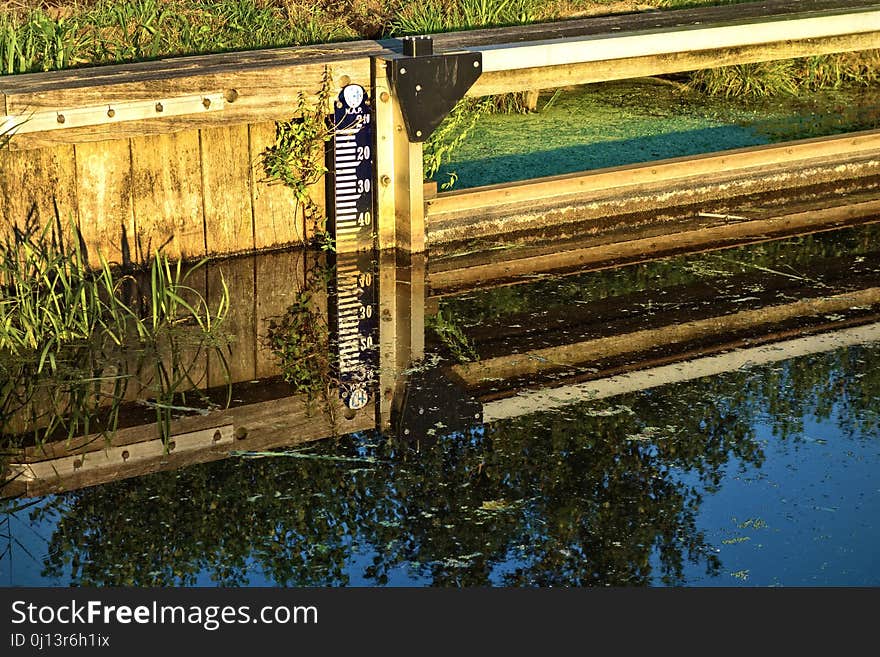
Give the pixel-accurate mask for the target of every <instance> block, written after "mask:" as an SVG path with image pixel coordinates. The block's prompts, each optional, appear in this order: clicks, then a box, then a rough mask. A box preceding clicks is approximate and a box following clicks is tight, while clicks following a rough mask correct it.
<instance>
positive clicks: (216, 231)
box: [200, 125, 254, 255]
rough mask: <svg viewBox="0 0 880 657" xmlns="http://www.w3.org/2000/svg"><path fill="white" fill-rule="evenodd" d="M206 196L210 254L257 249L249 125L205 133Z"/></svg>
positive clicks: (203, 194) (204, 181)
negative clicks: (252, 199)
mask: <svg viewBox="0 0 880 657" xmlns="http://www.w3.org/2000/svg"><path fill="white" fill-rule="evenodd" d="M200 140H201V159H202V197H203V199H204V206H205V245H206V251H207V253H208V255H215V254H228V253H236V252H242V251H247V250H250V249H253V248H254V232H253V230H254V229H253V209H252V207H253V206H252V204H251V189H250V186H251V178H250V164H249V163H250V157H249V153H250V149H249V148H248V128H247V125H238V126H229V127H226V128H210V129H207V130H202V131H201V133H200Z"/></svg>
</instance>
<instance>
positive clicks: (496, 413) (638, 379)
mask: <svg viewBox="0 0 880 657" xmlns="http://www.w3.org/2000/svg"><path fill="white" fill-rule="evenodd" d="M878 340H880V323H875V324H868V325H867V326H859V327H855V328H848V329H842V330H839V331H832V332H828V333H821V334H819V335H811V336H807V337H803V338H795V339H792V340H786V341H783V342H778V343H773V344H769V345H762V346H760V347H751V348H748V347H746V348H740V349H737V350H735V351H731V352H729V353H722V354H717V355H714V356H706V357H703V358H694V359H692V360H686V361H683V362H679V363H675V364H672V365H660V366H658V367H652V368H648V369H641V370H638V371H635V372H628V373H626V374H619V375H616V376H610V377H607V378H603V379H597V380H595V381H588V382H584V383H579V384H574V385H567V386H561V387H558V388H552V389H544V390H532V391H524V392H520V393H518V394H517V395H516V396H515V397H506V398H504V399H498V400H495V401H490V402H486V403H485V404H483V419H484V421H485V422H492V421H494V420H502V419H505V418H511V417H519V416H521V415H528V414H530V413H535V412H538V411H550V410H553V409H556V408H560V407H562V406H566V405H569V404H574V403H577V402H583V401H590V400H593V399H607V398H608V397H614V396H616V395H623V394H626V393H629V392H637V391H639V390H647V389H649V388H656V387H659V386H663V385H667V384H670V383H679V382H682V381H692V380H694V379H699V378H702V377H705V376H713V375H716V374H723V373H724V372H732V371H734V370H737V369H740V368H744V367H752V366H758V365H766V364H769V363H776V362H779V361H783V360H788V359H789V358H797V357H799V356H807V355H809V354H818V353H823V352H827V351H833V350H835V349H841V348H843V347H850V346H853V345H857V344H864V343H866V342H876V341H878Z"/></svg>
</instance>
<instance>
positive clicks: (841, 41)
mask: <svg viewBox="0 0 880 657" xmlns="http://www.w3.org/2000/svg"><path fill="white" fill-rule="evenodd" d="M878 46H880V32H877V31H873V32H864V33H860V34H848V35H842V36H832V37H825V38H821V39H805V40H801V41H789V40H779V41H774V42H771V43H766V44H761V45H752V46H735V47H728V48H712V49H707V50H695V51H683V52H672V53H663V54H657V55H646V56H641V57H623V58H620V59H609V60H598V61H590V62H581V63H573V64H563V65H553V66H547V67H527V68H517V69H511V70H503V71H491V72H484V73H483V75H481V76H480V78H479V79H478V80H477V81H476V82H475V83H474V85H473V86H472V87H471V88H470V89H469V90H468V92H467V95H468V96H473V97H479V96H490V95H493V94H502V93H508V92H510V91H519V90H522V89H554V88H558V87H567V86H572V85H578V84H592V83H595V82H608V81H611V80H629V79H632V78H639V77H645V76H653V75H668V74H670V73H682V72H685V71H696V70H700V69H706V68H717V67H720V66H733V65H736V64H753V63H756V62H768V61H774V60H780V59H792V58H797V57H811V56H814V55H829V54H833V53H844V52H854V51H858V50H868V49H872V48H876V47H878Z"/></svg>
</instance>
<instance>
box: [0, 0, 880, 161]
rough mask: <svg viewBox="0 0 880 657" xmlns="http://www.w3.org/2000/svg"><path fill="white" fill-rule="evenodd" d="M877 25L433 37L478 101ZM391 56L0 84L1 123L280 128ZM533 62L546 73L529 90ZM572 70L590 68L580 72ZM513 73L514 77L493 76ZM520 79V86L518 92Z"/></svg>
mask: <svg viewBox="0 0 880 657" xmlns="http://www.w3.org/2000/svg"><path fill="white" fill-rule="evenodd" d="M878 15H880V4H878V3H877V2H876V1H867V0H849V1H848V2H844V1H843V0H801V1H799V2H798V1H794V0H770V1H768V2H755V3H749V4H737V5H734V6H730V5H726V6H721V7H701V8H696V9H686V10H675V11H663V12H657V11H651V12H644V13H639V14H628V15H623V16H620V15H618V16H606V17H594V18H586V19H579V20H573V21H562V22H556V23H546V24H540V25H529V26H517V27H510V28H495V29H487V30H475V31H468V32H457V33H451V34H442V35H435V37H434V39H435V50H436V52H444V51H453V50H462V49H472V50H481V51H482V52H484V53H485V54H484V63H485V64H486V67H485V70H486V73H485V74H484V76H483V79H482V80H481V81H478V82H477V84H476V85H475V87H474V89H473V90H472V93H474V94H485V93H500V92H501V91H519V90H524V89H537V88H542V87H545V86H548V85H559V84H573V83H575V82H574V81H597V80H599V79H620V78H621V76H622V75H624V73H625V74H626V76H627V77H632V76H634V75H653V74H658V73H663V72H672V71H673V70H687V68H701V67H705V66H713V65H715V66H717V65H722V64H724V63H731V62H737V61H746V60H747V61H758V60H759V59H761V58H763V56H762V55H761V54H760V49H765V50H767V53H768V58H772V59H778V58H781V57H794V56H804V55H809V54H819V53H820V52H837V51H846V50H854V49H863V48H872V47H876V46H877V39H876V33H877V32H878V30H880V26H878V25H877V24H876V23H877V20H878ZM669 35H672V36H671V37H670V36H669ZM853 35H855V36H853ZM755 48H757V50H756V49H755ZM701 49H702V50H701ZM737 49H740V50H737ZM399 50H400V43H399V41H397V40H387V41H357V42H348V43H338V44H329V45H328V44H325V45H319V46H305V47H295V48H279V49H273V50H261V51H251V52H243V53H223V54H217V55H201V56H196V57H181V58H169V59H163V60H158V61H153V62H142V63H135V64H120V65H110V66H101V67H92V68H82V69H75V70H65V71H54V72H48V73H35V74H26V75H14V76H4V77H2V78H0V93H2V99H3V100H4V102H5V109H3V112H4V115H3V116H4V117H5V116H6V115H9V116H12V117H14V119H15V120H16V121H20V120H22V119H24V118H26V117H27V116H28V115H30V114H32V113H37V114H38V115H42V114H43V113H45V116H47V117H49V119H52V117H54V116H57V113H59V112H60V113H62V114H63V113H64V112H71V111H73V110H77V109H82V108H87V110H88V111H87V113H89V112H94V111H97V110H95V108H99V109H100V110H101V112H99V113H98V114H101V113H103V114H106V112H104V108H105V107H111V106H112V105H113V104H125V103H129V104H130V103H135V104H136V103H146V105H144V107H146V108H147V109H150V108H154V107H155V102H157V101H161V100H162V99H163V98H165V99H174V98H189V97H192V98H195V99H198V98H200V97H202V96H204V95H205V94H220V95H221V96H222V97H223V99H224V101H223V103H222V104H223V108H222V109H218V110H217V111H202V110H197V111H196V113H184V114H182V115H180V116H177V117H170V118H169V117H164V118H160V114H161V113H158V114H157V113H155V112H153V113H152V114H151V116H152V118H150V119H139V120H130V121H119V120H118V119H117V118H114V117H107V120H106V121H105V122H104V123H97V124H94V125H86V126H83V127H77V128H70V127H65V128H63V129H53V130H47V131H38V132H32V133H26V134H21V135H19V138H17V139H14V140H13V142H12V144H11V147H12V148H36V147H39V146H42V145H48V144H53V143H59V142H60V143H76V142H83V141H100V140H105V139H117V138H130V137H133V136H141V135H144V134H160V133H166V132H177V131H180V130H187V129H198V128H203V127H210V126H218V125H229V124H235V123H255V122H259V121H275V120H282V119H286V118H289V114H290V112H291V111H292V108H293V105H294V100H295V98H296V94H297V93H298V92H300V91H303V92H305V93H306V94H308V95H312V94H315V93H316V92H317V91H318V90H319V89H320V83H321V78H322V76H323V73H324V69H325V67H328V66H329V67H330V68H331V70H332V72H333V74H334V76H335V77H336V78H337V79H338V78H339V77H341V76H342V75H347V76H349V77H350V78H351V79H365V78H366V76H367V75H369V73H370V58H371V57H377V56H389V55H392V54H394V53H397V52H399ZM690 51H693V52H690ZM694 52H697V53H702V55H699V54H696V55H695V54H694ZM682 53H686V54H684V55H683V54H682ZM756 58H757V59H756ZM593 60H595V61H593ZM585 61H586V62H587V64H589V66H587V65H586V64H584V62H585ZM602 62H605V65H604V66H600V64H601V63H602ZM608 62H616V63H615V64H613V65H611V66H608V64H607V63H608ZM536 63H540V65H541V66H542V67H545V69H544V70H545V71H546V72H547V73H548V74H547V75H545V76H544V79H543V80H542V81H539V84H538V85H537V86H536V85H535V82H538V80H536V70H535V65H536ZM579 66H587V67H586V68H584V69H583V70H577V68H576V67H579ZM571 67H575V69H572V68H571ZM682 67H686V68H682ZM511 68H514V69H515V70H517V71H523V73H522V75H515V76H509V75H508V77H506V78H499V77H498V75H499V72H502V71H507V72H508V74H509V71H510V69H511ZM652 69H653V70H652ZM538 77H540V76H538ZM526 80H528V81H529V84H525V86H523V84H524V81H526ZM218 99H219V96H218ZM89 108H91V109H89ZM203 109H204V108H203ZM89 115H90V116H91V114H89ZM95 116H97V114H96V115H95ZM0 122H2V119H0ZM52 127H53V128H57V127H58V126H57V125H56V124H53V125H52Z"/></svg>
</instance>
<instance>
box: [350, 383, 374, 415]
mask: <svg viewBox="0 0 880 657" xmlns="http://www.w3.org/2000/svg"><path fill="white" fill-rule="evenodd" d="M368 401H370V394H369V393H368V392H367V389H366V387H365V386H363V385H357V386H355V387H354V388H352V389H351V393H349V395H348V407H349V408H350V409H351V410H353V411H359V410H360V409H362V408H363V407H364V406H366V405H367V402H368Z"/></svg>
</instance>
